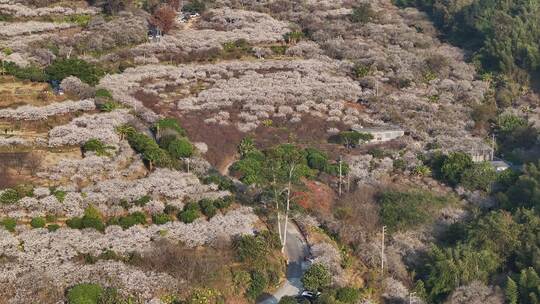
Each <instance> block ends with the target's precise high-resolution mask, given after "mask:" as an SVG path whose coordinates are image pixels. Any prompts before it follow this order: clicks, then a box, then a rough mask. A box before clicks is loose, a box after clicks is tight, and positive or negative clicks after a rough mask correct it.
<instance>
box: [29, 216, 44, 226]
mask: <svg viewBox="0 0 540 304" xmlns="http://www.w3.org/2000/svg"><path fill="white" fill-rule="evenodd" d="M45 224H46V221H45V219H44V218H42V217H34V218H33V219H32V220H31V221H30V226H32V228H43V227H45Z"/></svg>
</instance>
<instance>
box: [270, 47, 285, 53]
mask: <svg viewBox="0 0 540 304" xmlns="http://www.w3.org/2000/svg"><path fill="white" fill-rule="evenodd" d="M270 49H271V50H272V53H274V54H275V55H285V53H286V52H287V49H288V47H287V46H286V45H272V46H270Z"/></svg>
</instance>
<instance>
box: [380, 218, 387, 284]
mask: <svg viewBox="0 0 540 304" xmlns="http://www.w3.org/2000/svg"><path fill="white" fill-rule="evenodd" d="M385 234H386V226H383V227H382V241H381V273H382V274H384V235H385Z"/></svg>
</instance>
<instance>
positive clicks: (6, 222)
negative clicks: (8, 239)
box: [0, 217, 17, 232]
mask: <svg viewBox="0 0 540 304" xmlns="http://www.w3.org/2000/svg"><path fill="white" fill-rule="evenodd" d="M0 224H1V225H2V226H3V227H4V228H5V229H6V230H7V231H10V232H14V231H15V227H16V226H17V220H15V219H14V218H10V217H6V218H4V219H3V220H2V221H1V222H0Z"/></svg>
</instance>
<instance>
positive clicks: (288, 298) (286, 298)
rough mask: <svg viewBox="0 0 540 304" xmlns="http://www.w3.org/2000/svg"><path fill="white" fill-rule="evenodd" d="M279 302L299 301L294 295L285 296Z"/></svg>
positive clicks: (285, 303)
mask: <svg viewBox="0 0 540 304" xmlns="http://www.w3.org/2000/svg"><path fill="white" fill-rule="evenodd" d="M278 304H298V301H296V298H295V297H293V296H284V297H282V298H281V300H279V303H278Z"/></svg>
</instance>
